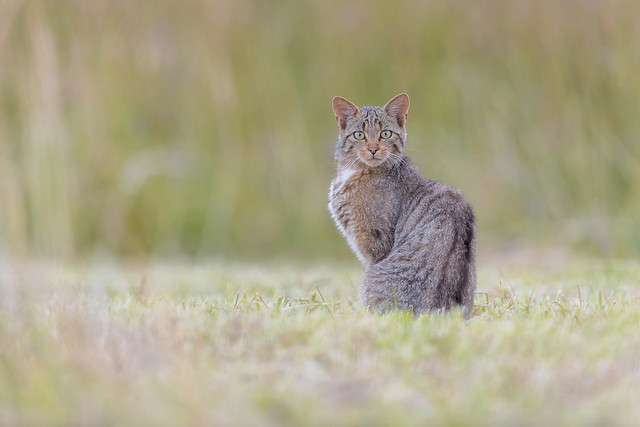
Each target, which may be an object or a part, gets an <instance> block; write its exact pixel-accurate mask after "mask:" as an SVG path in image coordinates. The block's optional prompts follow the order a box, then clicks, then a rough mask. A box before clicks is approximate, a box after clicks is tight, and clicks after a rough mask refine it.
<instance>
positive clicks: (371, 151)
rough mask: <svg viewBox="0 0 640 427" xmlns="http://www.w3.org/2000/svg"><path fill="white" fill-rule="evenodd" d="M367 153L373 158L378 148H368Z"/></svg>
mask: <svg viewBox="0 0 640 427" xmlns="http://www.w3.org/2000/svg"><path fill="white" fill-rule="evenodd" d="M369 152H370V153H371V154H372V155H374V156H375V154H376V153H377V152H378V147H369Z"/></svg>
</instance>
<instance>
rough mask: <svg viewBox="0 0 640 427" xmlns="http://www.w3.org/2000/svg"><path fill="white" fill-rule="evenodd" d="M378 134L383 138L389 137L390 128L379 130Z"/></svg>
mask: <svg viewBox="0 0 640 427" xmlns="http://www.w3.org/2000/svg"><path fill="white" fill-rule="evenodd" d="M380 136H381V137H382V138H383V139H388V138H391V131H390V130H383V131H382V132H380Z"/></svg>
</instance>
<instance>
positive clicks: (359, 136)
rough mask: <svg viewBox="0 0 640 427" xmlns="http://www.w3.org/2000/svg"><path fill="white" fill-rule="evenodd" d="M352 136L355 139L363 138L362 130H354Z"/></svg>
mask: <svg viewBox="0 0 640 427" xmlns="http://www.w3.org/2000/svg"><path fill="white" fill-rule="evenodd" d="M353 137H354V138H355V139H364V132H360V131H357V132H354V133H353Z"/></svg>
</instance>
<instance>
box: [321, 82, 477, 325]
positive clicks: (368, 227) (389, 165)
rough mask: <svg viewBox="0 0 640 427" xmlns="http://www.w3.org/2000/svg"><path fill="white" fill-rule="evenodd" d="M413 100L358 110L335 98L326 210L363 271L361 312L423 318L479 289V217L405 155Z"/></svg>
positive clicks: (468, 304) (468, 301)
mask: <svg viewBox="0 0 640 427" xmlns="http://www.w3.org/2000/svg"><path fill="white" fill-rule="evenodd" d="M408 111H409V96H408V95H407V94H404V93H401V94H400V95H397V96H396V97H394V98H393V99H391V100H390V101H389V102H387V103H386V105H385V106H384V107H372V106H364V107H360V108H358V107H357V106H356V105H355V104H353V103H352V102H350V101H348V100H347V99H345V98H342V97H339V96H336V97H335V98H333V112H334V113H335V116H336V120H337V121H338V126H339V128H340V131H339V135H338V142H337V144H336V151H335V161H336V165H337V173H336V177H335V179H334V180H333V181H332V182H331V188H330V191H329V210H330V212H331V216H332V217H333V220H334V221H335V223H336V226H337V228H338V230H339V231H340V232H341V233H342V235H343V236H344V237H345V238H346V240H347V242H348V243H349V246H350V247H351V249H352V250H353V252H354V253H355V254H356V256H357V257H358V258H359V259H360V261H361V262H362V264H364V266H365V268H366V272H365V277H364V280H363V282H362V287H361V289H360V296H361V299H362V302H363V303H364V305H365V306H366V307H367V308H368V309H370V310H376V311H380V312H384V311H387V310H389V309H393V308H398V309H402V310H411V311H413V312H414V313H416V314H418V313H423V312H425V311H428V310H433V311H439V312H440V311H446V310H448V309H450V308H451V307H452V306H456V305H461V306H463V308H464V313H465V316H466V317H468V316H469V315H470V313H471V308H472V305H473V297H474V292H475V288H476V272H475V228H476V227H475V216H474V213H473V209H472V208H471V205H469V203H468V202H467V201H466V200H465V199H464V197H463V196H462V194H461V193H460V192H459V191H458V190H456V189H454V188H452V187H450V186H448V185H446V184H443V183H441V182H438V181H432V180H430V179H427V178H424V177H423V176H422V175H421V174H420V171H418V169H417V168H416V167H415V166H414V165H413V163H412V162H411V160H410V159H409V158H408V157H407V156H405V155H403V154H402V151H403V149H404V146H405V141H406V138H407V134H406V130H405V123H406V120H407V113H408Z"/></svg>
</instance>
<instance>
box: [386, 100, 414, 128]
mask: <svg viewBox="0 0 640 427" xmlns="http://www.w3.org/2000/svg"><path fill="white" fill-rule="evenodd" d="M382 109H383V110H384V112H385V113H387V114H388V115H389V116H391V117H393V118H395V119H396V120H397V121H398V126H400V127H402V126H404V124H405V123H406V121H407V113H408V112H409V95H407V94H406V93H401V94H400V95H396V96H394V97H393V98H391V100H390V101H389V102H387V103H386V104H385V105H384V107H382Z"/></svg>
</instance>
